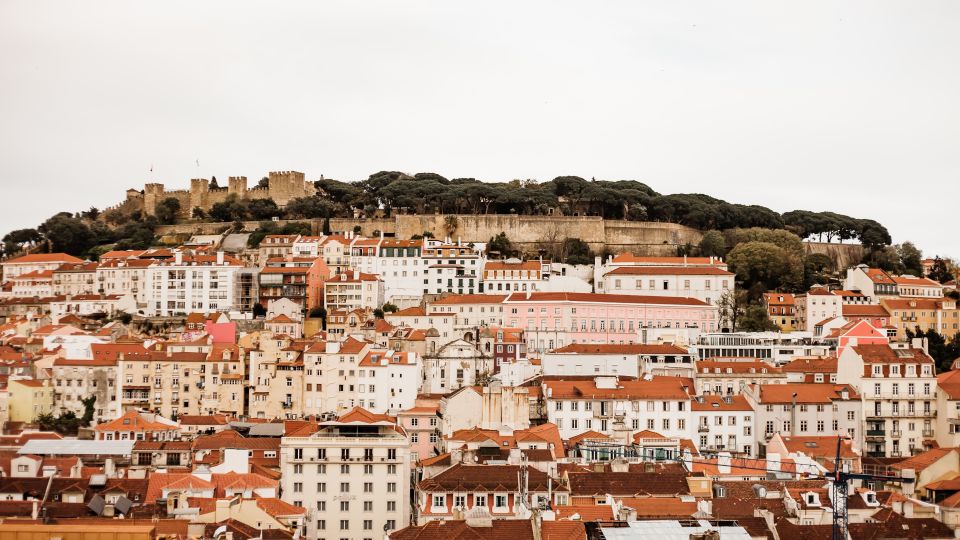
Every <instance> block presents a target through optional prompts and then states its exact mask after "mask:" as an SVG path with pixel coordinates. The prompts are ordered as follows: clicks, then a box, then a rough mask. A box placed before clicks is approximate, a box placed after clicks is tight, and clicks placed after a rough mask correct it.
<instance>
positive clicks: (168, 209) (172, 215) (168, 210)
mask: <svg viewBox="0 0 960 540" xmlns="http://www.w3.org/2000/svg"><path fill="white" fill-rule="evenodd" d="M155 213H156V216H157V219H158V220H159V221H160V223H163V224H164V225H170V224H173V223H176V222H177V216H178V215H179V214H180V200H179V199H177V198H175V197H167V198H166V199H163V200H162V201H160V204H158V205H157V210H156V212H155Z"/></svg>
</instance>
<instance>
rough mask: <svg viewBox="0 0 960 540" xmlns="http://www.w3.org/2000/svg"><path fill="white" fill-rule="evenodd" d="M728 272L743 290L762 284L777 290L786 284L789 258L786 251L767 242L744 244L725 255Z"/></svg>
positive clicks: (788, 275)
mask: <svg viewBox="0 0 960 540" xmlns="http://www.w3.org/2000/svg"><path fill="white" fill-rule="evenodd" d="M727 264H728V265H729V266H730V270H732V271H733V272H735V273H736V274H737V279H738V280H739V281H740V282H741V283H742V284H743V286H744V287H745V288H750V287H753V286H754V285H755V284H763V287H765V288H766V289H777V288H781V287H783V286H784V285H785V284H787V282H788V280H789V279H790V275H791V257H790V254H788V253H787V251H786V250H784V249H783V248H781V247H780V246H777V245H774V244H771V243H769V242H744V243H742V244H738V245H737V246H736V247H735V248H733V249H732V250H730V253H729V254H727Z"/></svg>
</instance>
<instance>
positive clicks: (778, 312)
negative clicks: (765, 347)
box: [763, 292, 797, 333]
mask: <svg viewBox="0 0 960 540" xmlns="http://www.w3.org/2000/svg"><path fill="white" fill-rule="evenodd" d="M763 305H764V307H765V308H766V310H767V316H768V317H770V320H771V321H772V322H773V324H775V325H777V326H779V327H780V331H781V332H784V333H786V332H793V331H794V330H796V329H797V301H796V298H794V296H793V295H792V294H789V293H779V292H768V293H763Z"/></svg>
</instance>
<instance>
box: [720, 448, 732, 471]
mask: <svg viewBox="0 0 960 540" xmlns="http://www.w3.org/2000/svg"><path fill="white" fill-rule="evenodd" d="M717 472H718V473H720V474H730V452H720V453H719V454H717Z"/></svg>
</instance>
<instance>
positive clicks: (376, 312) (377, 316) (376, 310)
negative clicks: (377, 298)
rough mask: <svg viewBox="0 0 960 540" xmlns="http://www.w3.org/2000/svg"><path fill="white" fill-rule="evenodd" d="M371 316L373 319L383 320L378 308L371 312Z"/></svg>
mask: <svg viewBox="0 0 960 540" xmlns="http://www.w3.org/2000/svg"><path fill="white" fill-rule="evenodd" d="M373 316H374V317H375V318H377V319H382V318H383V310H382V309H380V308H377V309H375V310H373Z"/></svg>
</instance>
